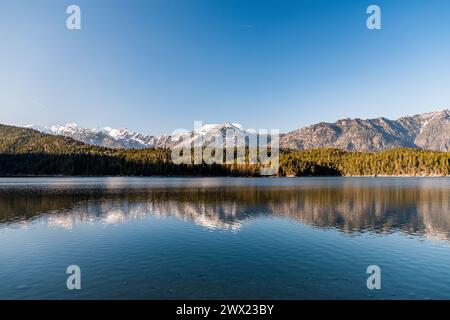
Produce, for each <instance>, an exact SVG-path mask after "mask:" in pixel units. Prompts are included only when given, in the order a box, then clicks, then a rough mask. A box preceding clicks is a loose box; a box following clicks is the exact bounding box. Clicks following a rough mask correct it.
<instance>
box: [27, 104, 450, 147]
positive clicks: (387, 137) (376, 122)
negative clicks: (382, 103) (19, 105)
mask: <svg viewBox="0 0 450 320" xmlns="http://www.w3.org/2000/svg"><path fill="white" fill-rule="evenodd" d="M28 127H31V128H33V129H36V130H38V131H41V132H44V133H48V134H55V135H63V136H67V137H71V138H73V139H76V140H79V141H82V142H84V143H87V144H92V145H98V146H104V147H110V148H136V149H142V148H153V147H155V148H171V147H174V146H179V147H184V146H199V145H201V146H205V145H214V143H215V141H219V142H220V139H219V137H222V139H223V141H224V142H225V146H236V145H238V142H242V141H245V143H246V145H248V144H249V141H250V140H252V141H255V140H256V139H260V140H262V141H265V139H266V137H264V136H262V135H258V133H256V131H252V130H245V129H244V128H243V127H242V126H241V125H240V124H237V123H230V122H225V123H223V124H205V125H204V126H202V127H200V128H196V129H195V130H192V131H187V130H184V131H183V130H180V131H175V132H173V133H172V134H170V135H167V134H166V135H161V136H159V137H156V136H152V135H146V134H142V133H138V132H134V131H129V130H125V129H113V128H110V127H105V128H102V129H86V128H81V127H79V126H78V125H76V124H74V123H68V124H65V125H56V126H49V127H40V126H28ZM236 136H237V137H240V139H237V138H236ZM261 138H262V139H261ZM216 139H219V140H216ZM253 139H255V140H253ZM268 140H270V139H268ZM280 147H281V148H284V149H295V150H302V149H311V148H321V147H332V148H340V149H342V150H347V151H370V152H372V151H380V150H386V149H390V148H395V147H408V148H422V149H426V150H437V151H450V111H449V110H445V109H444V110H439V111H434V112H427V113H422V114H417V115H413V116H405V117H402V118H399V119H397V120H389V119H386V118H381V117H380V118H376V119H368V120H363V119H342V120H338V121H336V122H334V123H325V122H321V123H318V124H315V125H312V126H308V127H304V128H301V129H298V130H295V131H292V132H289V133H286V134H282V135H280Z"/></svg>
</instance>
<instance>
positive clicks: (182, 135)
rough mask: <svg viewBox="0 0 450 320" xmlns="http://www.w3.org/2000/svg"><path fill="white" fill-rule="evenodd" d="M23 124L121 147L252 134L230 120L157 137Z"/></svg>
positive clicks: (233, 141)
mask: <svg viewBox="0 0 450 320" xmlns="http://www.w3.org/2000/svg"><path fill="white" fill-rule="evenodd" d="M27 127H28V128H32V129H35V130H37V131H40V132H43V133H47V134H53V135H62V136H66V137H70V138H73V139H75V140H79V141H81V142H84V143H87V144H91V145H97V146H103V147H108V148H125V149H129V148H134V149H143V148H154V147H158V148H171V147H174V146H180V147H183V146H187V145H190V146H194V145H195V146H197V145H202V146H205V145H207V144H211V143H214V141H216V139H218V137H219V136H221V137H222V139H223V141H225V142H226V145H227V146H231V145H234V146H235V145H236V144H237V141H239V140H237V139H236V138H235V137H234V136H233V134H234V135H236V136H240V137H245V135H247V139H248V137H250V136H255V134H254V133H253V132H252V131H245V130H244V129H243V128H242V126H241V125H240V124H236V123H234V124H231V123H229V122H226V123H224V124H206V125H204V126H202V127H201V128H198V129H195V130H192V131H186V130H184V131H175V132H174V133H172V134H171V135H161V136H159V137H155V136H153V135H145V134H142V133H138V132H134V131H128V130H125V129H114V128H111V127H105V128H102V129H98V128H95V129H87V128H82V127H80V126H78V125H77V124H75V123H67V124H64V125H54V126H44V127H42V126H34V125H31V126H27ZM227 134H228V136H227ZM244 141H248V140H244Z"/></svg>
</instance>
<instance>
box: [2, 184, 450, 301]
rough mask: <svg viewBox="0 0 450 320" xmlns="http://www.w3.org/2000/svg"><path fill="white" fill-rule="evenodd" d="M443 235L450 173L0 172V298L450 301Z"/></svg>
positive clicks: (449, 226)
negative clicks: (70, 271) (76, 280)
mask: <svg viewBox="0 0 450 320" xmlns="http://www.w3.org/2000/svg"><path fill="white" fill-rule="evenodd" d="M449 240H450V179H448V178H243V179H240V178H1V179H0V245H1V249H0V299H80V298H81V299H203V298H204V299H222V298H223V299H397V298H402V299H404V298H405V299H427V298H432V299H450V245H449V244H450V243H449ZM69 265H78V266H79V267H80V268H81V286H82V289H81V290H72V291H70V290H68V289H67V287H66V280H67V277H68V275H67V274H66V268H67V267H68V266H69ZM369 265H378V266H379V267H380V268H381V286H382V287H381V290H369V289H367V286H366V280H367V277H368V276H369V275H368V274H367V273H366V269H367V267H368V266H369Z"/></svg>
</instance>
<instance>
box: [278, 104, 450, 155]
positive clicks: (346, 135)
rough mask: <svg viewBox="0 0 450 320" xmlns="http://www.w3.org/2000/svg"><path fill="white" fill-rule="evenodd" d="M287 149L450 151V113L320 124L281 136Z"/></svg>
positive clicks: (446, 111)
mask: <svg viewBox="0 0 450 320" xmlns="http://www.w3.org/2000/svg"><path fill="white" fill-rule="evenodd" d="M280 145H281V146H282V147H284V148H288V149H295V150H303V149H312V148H322V147H337V148H340V149H342V150H346V151H380V150H386V149H392V148H395V147H408V148H411V147H412V148H422V149H426V150H436V151H450V111H449V110H441V111H436V112H429V113H423V114H418V115H414V116H406V117H402V118H400V119H397V120H389V119H386V118H376V119H368V120H362V119H343V120H339V121H337V122H334V123H325V122H322V123H318V124H315V125H312V126H309V127H305V128H301V129H298V130H295V131H292V132H289V133H287V134H284V135H282V136H281V137H280Z"/></svg>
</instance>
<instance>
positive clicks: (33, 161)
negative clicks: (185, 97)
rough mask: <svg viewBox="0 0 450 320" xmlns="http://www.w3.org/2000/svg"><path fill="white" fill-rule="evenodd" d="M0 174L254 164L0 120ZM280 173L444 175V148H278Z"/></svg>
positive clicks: (248, 171)
mask: <svg viewBox="0 0 450 320" xmlns="http://www.w3.org/2000/svg"><path fill="white" fill-rule="evenodd" d="M0 175H3V176H10V175H88V176H89V175H92V176H95V175H131V176H149V175H201V176H203V175H205V176H216V175H217V176H225V175H226V176H258V175H259V169H258V166H256V165H228V166H222V165H207V164H202V165H195V166H194V165H175V164H174V163H173V162H172V161H171V154H170V150H168V149H110V148H104V147H97V146H91V145H86V144H83V143H81V142H78V141H75V140H73V139H71V138H66V137H61V136H54V135H47V134H43V133H40V132H37V131H35V130H32V129H26V128H19V127H13V126H5V125H0ZM279 175H280V176H319V175H336V176H340V175H342V176H353V175H413V176H416V175H450V153H448V152H436V151H423V150H418V149H404V148H399V149H392V150H388V151H382V152H376V153H368V152H346V151H341V150H339V149H312V150H303V151H282V152H281V154H280V169H279Z"/></svg>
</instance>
